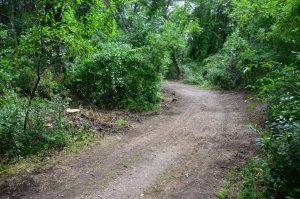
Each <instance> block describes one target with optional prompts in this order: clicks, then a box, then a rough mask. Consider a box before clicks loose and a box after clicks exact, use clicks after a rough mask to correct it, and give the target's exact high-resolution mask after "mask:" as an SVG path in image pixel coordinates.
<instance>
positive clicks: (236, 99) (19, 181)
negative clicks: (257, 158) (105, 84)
mask: <svg viewBox="0 0 300 199" xmlns="http://www.w3.org/2000/svg"><path fill="white" fill-rule="evenodd" d="M164 89H165V90H166V91H168V92H170V93H172V94H174V95H175V96H176V100H174V101H176V102H174V103H173V104H172V106H170V108H169V109H167V110H165V111H163V112H162V113H161V114H159V115H156V116H152V117H151V118H148V119H146V120H143V121H141V122H139V121H137V122H134V123H132V125H131V127H130V128H129V130H126V131H125V132H123V133H117V134H112V135H109V136H107V137H106V138H105V142H99V144H98V145H96V146H94V147H93V148H92V149H91V150H88V151H85V152H82V153H80V154H75V155H67V156H66V157H65V160H64V161H62V162H60V163H59V164H57V165H55V166H53V167H52V168H50V169H49V168H48V169H45V170H41V171H39V172H35V173H31V174H27V175H24V176H21V177H20V176H19V177H16V178H13V179H7V181H6V182H4V183H2V185H1V189H2V190H0V198H38V199H40V198H42V199H53V198H72V199H73V198H78V199H81V198H105V199H106V198H107V199H121V198H122V199H123V198H178V199H183V198H184V199H188V198H203V199H208V198H216V196H215V192H216V191H217V190H218V189H219V188H220V187H221V186H222V185H223V184H224V182H225V176H226V174H227V173H228V171H229V169H230V168H232V167H233V166H234V165H237V164H242V163H244V162H245V161H247V160H248V159H249V158H250V157H253V156H254V155H255V154H256V148H255V138H256V136H257V135H256V133H255V132H251V131H249V130H247V129H246V128H245V124H247V123H249V122H257V121H258V120H261V118H260V117H261V114H262V111H261V110H262V109H261V107H257V108H256V109H255V110H252V111H247V110H246V107H247V102H246V100H247V94H245V93H239V92H233V91H216V90H214V91H212V90H203V89H199V88H196V87H193V86H189V85H184V84H181V83H176V82H169V83H167V84H166V85H165V86H164Z"/></svg>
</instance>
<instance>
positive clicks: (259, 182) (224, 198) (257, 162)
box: [216, 159, 267, 199]
mask: <svg viewBox="0 0 300 199" xmlns="http://www.w3.org/2000/svg"><path fill="white" fill-rule="evenodd" d="M264 172H265V162H264V161H263V160H261V159H253V160H251V161H250V162H249V163H248V164H246V165H245V166H243V167H236V168H234V169H232V170H231V171H230V173H229V174H228V176H227V179H226V183H225V185H224V186H223V187H222V188H221V189H219V190H218V191H217V192H216V196H217V198H219V199H233V198H236V199H266V198H267V197H266V196H265V194H264V192H263V190H262V189H261V187H263V174H264Z"/></svg>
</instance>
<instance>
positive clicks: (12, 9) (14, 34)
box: [9, 0, 17, 47]
mask: <svg viewBox="0 0 300 199" xmlns="http://www.w3.org/2000/svg"><path fill="white" fill-rule="evenodd" d="M9 3H10V12H11V13H10V17H9V20H10V26H11V33H12V37H13V42H14V47H16V46H17V31H16V27H15V2H14V1H13V0H10V2H9Z"/></svg>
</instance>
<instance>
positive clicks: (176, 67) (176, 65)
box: [171, 53, 181, 80]
mask: <svg viewBox="0 0 300 199" xmlns="http://www.w3.org/2000/svg"><path fill="white" fill-rule="evenodd" d="M171 56H172V61H173V65H174V67H175V70H176V73H177V80H180V79H181V71H180V68H179V65H178V62H177V59H176V56H175V53H172V55H171Z"/></svg>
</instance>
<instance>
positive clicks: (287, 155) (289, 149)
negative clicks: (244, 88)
mask: <svg viewBox="0 0 300 199" xmlns="http://www.w3.org/2000/svg"><path fill="white" fill-rule="evenodd" d="M258 85H259V88H260V93H259V95H260V96H261V97H262V98H263V99H265V100H266V101H267V102H268V103H269V107H268V112H269V115H270V124H269V127H270V130H272V134H265V135H264V136H263V138H262V139H260V140H259V142H260V144H261V145H262V149H263V152H264V154H265V156H266V158H267V160H268V161H269V165H268V166H269V169H270V172H269V174H268V175H267V180H266V182H267V183H268V188H267V191H268V192H269V194H270V195H272V196H274V197H275V198H283V197H290V198H298V197H300V191H299V190H300V183H299V178H300V170H299V168H300V159H299V155H300V131H299V130H300V91H299V88H300V71H299V68H298V67H293V66H284V67H280V68H278V69H276V70H274V71H272V72H270V73H269V74H268V75H267V76H266V77H265V78H263V79H261V80H260V81H258Z"/></svg>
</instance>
